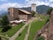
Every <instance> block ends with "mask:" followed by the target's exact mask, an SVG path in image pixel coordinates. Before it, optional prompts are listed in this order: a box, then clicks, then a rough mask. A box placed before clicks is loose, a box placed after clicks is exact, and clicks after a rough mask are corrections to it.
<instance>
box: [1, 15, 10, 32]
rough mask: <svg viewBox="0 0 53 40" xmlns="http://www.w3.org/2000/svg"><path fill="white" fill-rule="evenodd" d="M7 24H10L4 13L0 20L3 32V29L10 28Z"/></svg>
mask: <svg viewBox="0 0 53 40" xmlns="http://www.w3.org/2000/svg"><path fill="white" fill-rule="evenodd" d="M9 24H10V23H9V20H8V17H7V15H4V16H3V17H2V20H1V21H0V25H1V27H2V28H3V30H2V31H3V32H5V31H7V30H8V29H9V28H11V27H10V25H9Z"/></svg>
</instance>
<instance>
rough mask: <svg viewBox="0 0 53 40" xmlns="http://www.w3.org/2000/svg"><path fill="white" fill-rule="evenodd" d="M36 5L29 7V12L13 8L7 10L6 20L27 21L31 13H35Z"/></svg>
mask: <svg viewBox="0 0 53 40" xmlns="http://www.w3.org/2000/svg"><path fill="white" fill-rule="evenodd" d="M35 8H36V4H32V5H31V9H30V11H28V10H29V9H27V10H26V9H24V8H14V7H10V8H8V18H9V20H10V21H13V20H25V21H28V20H29V19H30V18H31V17H32V13H31V12H32V11H34V12H36V9H35Z"/></svg>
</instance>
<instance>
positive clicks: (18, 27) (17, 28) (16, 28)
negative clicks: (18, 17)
mask: <svg viewBox="0 0 53 40" xmlns="http://www.w3.org/2000/svg"><path fill="white" fill-rule="evenodd" d="M23 25H24V24H23V23H21V24H19V25H17V26H14V27H12V28H11V29H9V30H8V31H7V32H4V33H2V32H1V30H2V29H0V34H2V35H8V36H9V37H11V36H13V35H14V34H15V33H16V32H17V31H18V30H19V29H20V28H21V27H22V26H23Z"/></svg>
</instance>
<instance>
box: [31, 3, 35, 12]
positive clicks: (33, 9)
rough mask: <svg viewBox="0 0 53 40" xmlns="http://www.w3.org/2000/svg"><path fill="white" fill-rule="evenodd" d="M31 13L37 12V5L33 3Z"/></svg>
mask: <svg viewBox="0 0 53 40" xmlns="http://www.w3.org/2000/svg"><path fill="white" fill-rule="evenodd" d="M31 11H34V12H36V4H34V3H33V4H32V5H31Z"/></svg>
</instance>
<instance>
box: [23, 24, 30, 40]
mask: <svg viewBox="0 0 53 40" xmlns="http://www.w3.org/2000/svg"><path fill="white" fill-rule="evenodd" d="M30 28H31V23H30V24H29V27H28V30H27V33H26V35H25V38H24V40H28V37H29V33H30Z"/></svg>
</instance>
